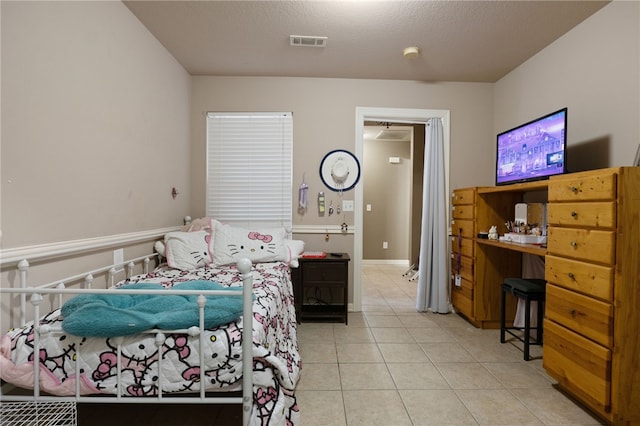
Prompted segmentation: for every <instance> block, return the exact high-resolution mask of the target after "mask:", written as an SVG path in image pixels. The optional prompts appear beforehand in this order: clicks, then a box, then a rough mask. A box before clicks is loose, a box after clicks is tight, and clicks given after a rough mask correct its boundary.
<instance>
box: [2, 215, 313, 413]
mask: <svg viewBox="0 0 640 426" xmlns="http://www.w3.org/2000/svg"><path fill="white" fill-rule="evenodd" d="M207 223H208V225H205V226H203V227H195V228H194V227H193V225H192V226H191V228H190V229H188V230H186V231H179V232H172V233H170V234H167V235H165V238H164V240H163V241H162V243H161V244H156V251H157V252H159V254H160V256H161V259H163V260H165V259H166V262H164V263H162V264H160V265H159V266H158V267H157V268H155V269H153V270H151V271H149V270H145V271H143V272H142V273H139V274H127V277H126V278H125V279H123V280H120V281H118V282H112V283H111V285H109V286H108V287H110V288H108V289H94V288H91V289H88V288H68V287H67V286H64V287H63V286H61V285H60V283H63V282H66V281H73V279H75V280H77V279H78V277H81V276H84V277H86V278H84V279H82V280H80V281H83V282H85V283H86V282H87V281H90V277H91V276H92V274H91V273H89V274H84V275H83V274H76V275H74V276H73V277H72V278H73V279H70V280H66V279H63V280H58V281H56V282H52V283H49V284H46V285H43V286H38V287H37V288H25V289H15V288H14V289H6V288H3V289H2V292H3V293H21V294H25V295H28V297H29V298H30V299H31V302H32V304H33V305H34V318H40V321H38V323H37V326H36V328H37V332H35V333H34V322H33V321H31V322H26V323H24V325H21V326H19V327H15V328H13V329H12V330H10V331H9V332H8V333H6V334H4V335H2V336H1V337H0V377H1V379H2V380H3V383H4V384H5V385H6V384H11V385H12V386H15V387H17V388H19V389H33V391H32V394H31V395H29V396H28V399H31V400H33V399H35V400H38V401H56V400H60V401H62V400H68V399H69V398H71V399H73V400H74V401H76V402H80V403H82V402H95V401H99V402H115V403H139V402H144V403H150V402H164V403H167V402H169V401H170V402H171V403H184V404H187V403H199V404H202V403H205V404H206V403H233V402H239V403H242V404H243V405H244V408H243V423H244V424H252V425H267V424H269V425H279V424H283V425H285V424H286V425H295V424H298V423H299V412H298V406H297V402H296V397H295V392H294V390H295V386H296V384H297V381H298V378H299V375H300V368H301V361H300V355H299V352H298V344H297V336H296V318H295V309H294V300H293V290H292V284H291V274H290V267H291V266H292V265H293V266H295V264H296V262H295V259H296V257H297V255H298V254H299V253H301V252H302V248H303V246H301V244H300V242H293V241H291V240H287V239H286V237H285V235H286V232H281V231H280V230H253V231H252V230H247V229H244V228H237V227H232V226H230V225H222V224H221V223H219V222H217V221H213V220H210V221H209V222H207ZM215 240H217V243H216V242H215ZM195 245H199V246H198V247H195ZM256 247H260V248H261V249H262V252H261V253H258V254H256V250H254V249H255V248H256ZM140 259H141V258H138V259H135V260H140ZM144 262H147V263H148V257H144ZM124 264H128V265H130V264H131V262H124ZM178 266H179V267H178ZM112 269H113V265H112V266H111V270H112ZM25 275H26V274H25ZM91 279H92V278H91ZM25 287H26V285H25ZM84 287H87V286H86V285H85V286H84ZM246 289H252V291H244V292H243V291H242V290H246ZM234 290H236V291H234ZM43 294H44V295H45V296H46V295H47V294H58V295H60V296H59V297H60V300H61V301H62V299H63V298H64V299H65V301H64V303H62V304H61V305H60V307H57V308H55V309H51V310H50V311H47V312H46V313H44V314H42V313H41V312H40V311H39V305H40V302H39V298H40V299H42V295H43ZM114 296H115V297H114ZM169 298H173V299H169ZM26 299H27V298H26V297H23V298H22V300H23V301H24V300H26ZM243 300H244V302H243ZM247 301H249V303H247ZM194 313H195V314H194ZM247 317H251V323H252V327H251V330H249V329H245V327H244V323H245V318H247ZM243 332H244V333H247V334H244V335H243ZM245 336H250V338H249V339H247V338H246V337H245ZM34 353H38V354H39V356H38V357H34ZM249 353H250V355H249V356H247V355H246V354H249ZM160 354H161V355H162V356H160ZM203 359H204V360H205V361H204V362H201V360H203ZM243 361H245V362H244V365H243ZM203 364H204V368H202V367H203ZM244 377H249V380H245V379H244ZM34 384H35V385H34ZM240 391H242V393H243V395H242V397H237V396H231V397H230V396H224V395H225V394H226V395H228V392H234V394H232V395H236V394H237V393H238V392H240ZM221 395H222V396H221ZM0 398H1V399H2V401H3V402H10V401H24V400H25V396H24V395H14V392H7V391H6V386H4V387H3V392H2V395H0Z"/></svg>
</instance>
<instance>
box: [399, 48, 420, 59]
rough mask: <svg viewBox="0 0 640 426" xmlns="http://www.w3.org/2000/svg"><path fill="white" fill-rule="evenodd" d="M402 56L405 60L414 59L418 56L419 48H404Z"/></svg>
mask: <svg viewBox="0 0 640 426" xmlns="http://www.w3.org/2000/svg"><path fill="white" fill-rule="evenodd" d="M402 54H403V55H404V57H405V58H407V59H415V58H417V57H418V55H419V54H420V48H419V47H415V46H411V47H405V48H404V50H403V51H402Z"/></svg>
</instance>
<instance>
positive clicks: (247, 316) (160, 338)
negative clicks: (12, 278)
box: [0, 256, 253, 425]
mask: <svg viewBox="0 0 640 426" xmlns="http://www.w3.org/2000/svg"><path fill="white" fill-rule="evenodd" d="M149 257H150V256H143V257H140V258H137V259H134V260H132V261H129V262H128V263H127V268H128V273H127V276H130V275H131V273H132V271H133V264H134V262H139V261H142V262H144V264H145V272H148V263H149ZM251 266H252V265H251V261H250V260H248V259H241V260H240V261H238V263H237V269H238V271H239V272H240V274H241V279H242V283H243V287H242V290H237V291H234V290H169V291H167V290H164V291H162V290H139V289H136V290H133V289H119V290H118V294H149V295H155V294H161V295H166V294H168V293H170V294H174V295H176V294H179V295H192V296H193V295H197V296H198V297H197V304H198V308H199V325H198V326H193V327H190V328H188V329H179V330H149V331H147V332H146V333H153V334H155V342H156V345H157V346H158V347H160V346H162V344H163V343H164V339H165V336H166V334H169V333H171V334H188V335H190V336H199V339H200V344H199V359H200V363H201V367H202V368H200V382H199V383H200V389H199V395H198V396H192V395H188V396H180V397H167V396H165V395H164V394H163V391H162V388H163V386H162V385H163V374H162V372H163V361H162V359H163V357H162V356H159V357H158V372H159V374H158V379H157V380H158V383H157V385H158V386H157V387H158V394H157V396H155V397H148V396H147V397H131V396H123V395H122V392H123V389H124V388H125V386H122V385H121V383H122V382H121V378H122V376H121V372H122V358H121V344H122V338H115V339H112V340H113V341H114V342H115V343H116V345H117V370H116V376H117V379H116V380H117V381H116V383H117V389H118V393H117V394H116V395H115V396H108V397H105V396H104V395H103V396H101V397H98V398H96V397H95V396H83V395H81V388H80V386H81V383H80V382H81V380H80V379H79V378H80V377H81V372H80V363H79V362H76V363H75V369H76V371H75V373H76V378H77V379H76V383H75V392H74V395H73V396H68V397H58V396H47V395H42V394H41V389H40V359H39V357H38V356H34V362H33V374H34V383H33V394H32V395H27V396H25V395H9V394H7V393H6V392H5V390H4V389H0V401H7V402H17V401H31V402H32V401H35V402H36V403H38V402H40V401H42V402H49V401H76V402H91V403H160V402H162V403H167V402H171V403H179V404H202V403H207V404H226V403H232V404H233V403H241V404H242V406H243V425H248V424H249V422H250V415H251V410H252V406H253V335H252V323H253V320H252V319H253V309H252V308H253V307H252V304H253V294H252V293H253V291H252V290H253V275H252V273H251ZM27 268H28V262H26V261H21V262H20V266H19V269H20V271H21V273H20V277H21V288H19V289H18V288H0V293H14V294H16V293H17V294H19V295H20V300H21V312H20V318H21V319H22V320H24V318H25V317H26V315H25V310H26V299H27V296H30V300H31V304H32V305H33V318H36V319H37V318H41V314H42V312H41V306H40V305H41V302H42V300H43V295H46V294H54V295H56V296H58V303H59V304H60V306H61V304H62V296H63V295H66V294H87V293H92V294H113V293H114V290H109V289H91V288H90V287H91V282H92V280H93V276H94V274H96V273H103V272H105V271H107V270H108V269H113V267H110V268H102V269H99V270H95V271H91V272H89V273H85V274H82V275H75V276H73V277H68V278H66V279H63V280H59V281H56V282H54V283H50V284H46V285H43V286H39V287H36V288H27V285H26V270H27ZM113 272H115V271H114V270H111V271H109V276H110V277H111V278H110V284H111V285H113ZM79 280H84V282H85V284H86V285H87V287H89V288H84V289H71V288H65V284H64V283H65V282H77V281H79ZM215 295H224V296H238V297H242V298H243V329H242V372H243V376H242V377H243V378H242V396H241V397H219V396H215V397H214V396H208V395H207V394H206V368H204V364H203V362H204V361H203V360H204V359H205V358H204V351H205V346H206V342H205V333H204V330H205V325H204V321H205V320H204V311H205V305H206V302H207V299H206V296H215ZM56 331H59V330H54V329H52V327H51V326H48V325H40V324H38V321H35V323H34V342H33V344H34V354H38V353H39V352H40V339H41V336H43V335H45V333H51V332H56Z"/></svg>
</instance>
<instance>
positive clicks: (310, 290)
mask: <svg viewBox="0 0 640 426" xmlns="http://www.w3.org/2000/svg"><path fill="white" fill-rule="evenodd" d="M339 254H340V256H332V255H330V254H327V257H323V258H300V259H299V263H300V266H299V267H298V268H293V269H292V270H291V280H292V282H293V293H294V298H295V307H296V317H297V318H298V322H300V323H301V322H302V321H303V320H307V319H309V320H311V319H315V320H318V321H320V320H323V321H324V320H334V321H335V320H340V321H344V323H345V324H348V314H347V304H348V302H349V260H350V258H349V255H348V254H347V253H339Z"/></svg>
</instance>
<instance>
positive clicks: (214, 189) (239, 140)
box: [206, 112, 293, 229]
mask: <svg viewBox="0 0 640 426" xmlns="http://www.w3.org/2000/svg"><path fill="white" fill-rule="evenodd" d="M292 150H293V115H292V113H290V112H270V113H260V112H256V113H215V112H210V113H208V114H207V185H206V191H207V200H206V211H207V216H209V217H213V218H215V219H217V220H219V221H221V222H225V223H233V224H234V225H237V226H245V227H248V226H250V225H251V226H284V227H286V228H288V229H290V228H291V221H292V195H291V194H292Z"/></svg>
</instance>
